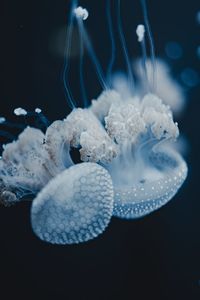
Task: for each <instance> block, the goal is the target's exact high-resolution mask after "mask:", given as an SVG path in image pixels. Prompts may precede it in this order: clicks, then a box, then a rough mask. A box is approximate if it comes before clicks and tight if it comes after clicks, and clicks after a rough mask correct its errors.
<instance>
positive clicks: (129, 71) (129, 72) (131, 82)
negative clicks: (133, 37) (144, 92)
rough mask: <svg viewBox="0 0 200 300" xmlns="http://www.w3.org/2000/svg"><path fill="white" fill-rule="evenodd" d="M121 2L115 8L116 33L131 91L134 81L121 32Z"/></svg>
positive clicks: (119, 0)
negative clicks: (117, 33)
mask: <svg viewBox="0 0 200 300" xmlns="http://www.w3.org/2000/svg"><path fill="white" fill-rule="evenodd" d="M120 7H121V0H118V7H117V20H118V31H119V37H120V41H121V45H122V50H123V53H124V57H125V61H126V65H127V70H128V78H129V84H130V89H131V90H132V89H133V87H134V79H133V73H132V67H131V63H130V58H129V54H128V50H127V46H126V41H125V37H124V33H123V30H122V21H121V12H120V11H121V8H120Z"/></svg>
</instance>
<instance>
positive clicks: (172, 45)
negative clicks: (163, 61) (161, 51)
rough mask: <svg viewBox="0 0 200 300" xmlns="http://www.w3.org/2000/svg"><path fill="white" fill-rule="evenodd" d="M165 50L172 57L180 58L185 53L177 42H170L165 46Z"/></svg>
mask: <svg viewBox="0 0 200 300" xmlns="http://www.w3.org/2000/svg"><path fill="white" fill-rule="evenodd" d="M165 52H166V54H167V56H168V57H169V58H171V59H179V58H181V57H182V55H183V49H182V47H181V45H180V44H179V43H177V42H168V43H167V44H166V46H165Z"/></svg>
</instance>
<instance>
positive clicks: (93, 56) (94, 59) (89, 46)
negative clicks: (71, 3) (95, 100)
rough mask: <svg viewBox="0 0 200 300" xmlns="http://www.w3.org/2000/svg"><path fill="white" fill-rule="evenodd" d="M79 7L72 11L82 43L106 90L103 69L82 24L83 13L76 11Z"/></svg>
mask: <svg viewBox="0 0 200 300" xmlns="http://www.w3.org/2000/svg"><path fill="white" fill-rule="evenodd" d="M79 8H80V7H78V8H76V9H75V11H74V13H75V15H76V18H77V24H78V27H79V32H80V34H81V35H82V38H83V41H84V44H85V46H86V48H87V50H88V53H89V55H90V57H91V60H92V62H93V64H94V66H95V70H96V73H97V76H98V78H99V81H100V84H101V86H102V88H103V89H104V90H107V89H108V85H107V83H106V80H105V77H104V74H103V70H102V68H101V65H100V63H99V60H98V58H97V56H96V54H95V51H94V49H93V46H92V43H91V41H90V38H89V36H88V33H87V30H86V29H85V26H84V24H83V20H84V18H83V17H84V15H82V14H79V11H78V13H77V10H78V9H79Z"/></svg>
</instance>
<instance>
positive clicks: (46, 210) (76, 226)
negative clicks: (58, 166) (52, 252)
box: [31, 163, 113, 244]
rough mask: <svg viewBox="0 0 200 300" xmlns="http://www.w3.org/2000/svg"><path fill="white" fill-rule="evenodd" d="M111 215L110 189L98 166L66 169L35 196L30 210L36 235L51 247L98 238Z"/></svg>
mask: <svg viewBox="0 0 200 300" xmlns="http://www.w3.org/2000/svg"><path fill="white" fill-rule="evenodd" d="M112 213H113V186H112V180H111V177H110V175H109V173H108V172H107V171H106V170H105V169H104V168H103V167H101V166H99V165H98V164H94V163H82V164H77V165H75V166H72V167H70V168H69V169H66V170H65V171H63V172H61V173H60V174H59V175H58V176H56V177H55V178H54V179H52V180H51V181H50V182H49V183H48V184H47V185H46V186H45V188H44V189H43V190H42V191H41V192H40V193H39V194H38V195H37V197H36V198H35V199H34V201H33V205H32V208H31V223H32V228H33V231H34V232H35V234H36V235H37V236H38V237H39V238H40V239H42V240H44V241H47V242H50V243H53V244H77V243H80V242H85V241H88V240H90V239H93V238H95V237H97V236H98V235H99V234H101V233H102V232H103V231H104V230H105V228H106V227H107V225H108V223H109V222H110V219H111V216H112Z"/></svg>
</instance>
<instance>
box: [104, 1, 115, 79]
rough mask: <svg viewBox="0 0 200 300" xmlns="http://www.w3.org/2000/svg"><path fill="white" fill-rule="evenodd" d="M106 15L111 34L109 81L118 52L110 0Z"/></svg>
mask: <svg viewBox="0 0 200 300" xmlns="http://www.w3.org/2000/svg"><path fill="white" fill-rule="evenodd" d="M106 16H107V22H108V29H109V35H110V40H111V58H110V62H109V64H108V68H107V75H106V77H107V80H108V82H110V79H111V74H112V68H113V64H114V61H115V52H116V47H115V39H114V33H113V26H112V18H111V3H110V0H108V1H107V5H106Z"/></svg>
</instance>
